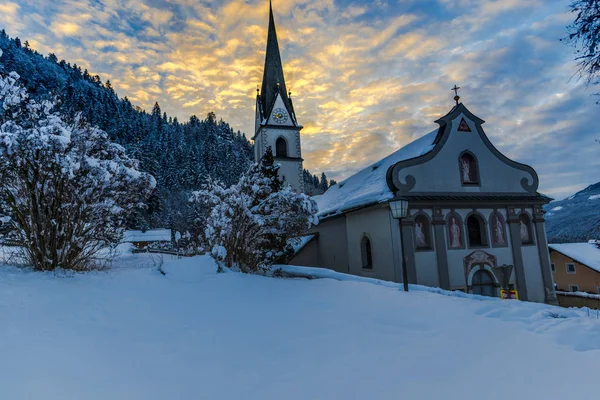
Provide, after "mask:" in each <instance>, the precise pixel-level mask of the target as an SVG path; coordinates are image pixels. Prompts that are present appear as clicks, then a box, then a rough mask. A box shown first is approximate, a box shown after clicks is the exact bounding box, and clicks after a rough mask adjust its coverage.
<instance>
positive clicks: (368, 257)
mask: <svg viewBox="0 0 600 400" xmlns="http://www.w3.org/2000/svg"><path fill="white" fill-rule="evenodd" d="M360 251H361V256H362V267H363V269H373V253H372V251H371V240H370V239H369V238H368V237H366V236H363V238H362V240H361V241H360Z"/></svg>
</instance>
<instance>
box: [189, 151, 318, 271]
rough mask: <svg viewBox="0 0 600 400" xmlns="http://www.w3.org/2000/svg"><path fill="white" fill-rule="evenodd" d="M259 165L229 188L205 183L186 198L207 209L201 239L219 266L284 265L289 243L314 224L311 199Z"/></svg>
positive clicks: (245, 268) (254, 267) (314, 208)
mask: <svg viewBox="0 0 600 400" xmlns="http://www.w3.org/2000/svg"><path fill="white" fill-rule="evenodd" d="M264 164H265V163H264V162H263V164H262V165H254V166H252V167H251V169H250V170H249V171H248V172H247V173H246V174H245V175H244V176H242V178H241V180H240V181H239V183H237V184H235V185H233V186H231V187H229V188H225V187H224V186H222V185H221V184H219V183H217V182H215V181H213V180H210V181H209V182H208V184H207V185H206V187H205V189H204V190H202V191H199V192H195V193H194V195H193V197H192V201H193V202H195V203H196V204H198V205H201V206H203V207H208V208H209V209H210V210H211V211H210V213H209V215H208V217H207V218H206V221H205V235H206V240H207V242H208V245H209V248H210V249H211V254H212V256H213V258H215V260H216V261H217V262H218V263H219V265H220V267H221V266H227V267H229V268H239V269H240V270H241V271H243V272H264V271H265V270H267V269H268V268H269V267H270V266H271V265H273V264H274V263H282V262H285V261H286V260H287V259H288V258H289V257H290V256H291V255H292V243H293V241H294V240H296V238H298V237H300V236H302V235H304V234H306V232H307V231H308V230H309V229H310V228H311V227H312V226H313V225H316V224H317V223H318V219H317V217H316V212H317V206H316V204H315V202H314V200H312V199H311V198H310V197H308V196H307V195H305V194H303V193H295V192H294V191H293V190H292V189H291V187H290V186H289V185H282V183H281V181H279V180H278V178H277V174H276V173H275V174H272V169H273V168H276V167H274V166H273V165H264ZM275 171H276V169H275Z"/></svg>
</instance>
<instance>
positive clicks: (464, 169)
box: [458, 152, 479, 185]
mask: <svg viewBox="0 0 600 400" xmlns="http://www.w3.org/2000/svg"><path fill="white" fill-rule="evenodd" d="M458 162H459V167H460V178H461V181H462V183H463V185H478V184H479V167H478V166H477V160H476V159H475V156H474V155H473V154H471V153H469V152H464V153H463V154H462V155H461V156H460V158H459V160H458Z"/></svg>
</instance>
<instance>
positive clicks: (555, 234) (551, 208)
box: [544, 182, 600, 243]
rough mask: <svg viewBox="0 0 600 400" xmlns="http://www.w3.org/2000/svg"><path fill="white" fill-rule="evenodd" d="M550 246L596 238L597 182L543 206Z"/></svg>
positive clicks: (599, 227)
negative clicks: (551, 244)
mask: <svg viewBox="0 0 600 400" xmlns="http://www.w3.org/2000/svg"><path fill="white" fill-rule="evenodd" d="M544 210H545V211H546V231H547V233H548V240H549V241H550V243H577V242H587V241H588V240H590V239H600V182H598V183H596V184H594V185H591V186H588V187H587V188H585V189H583V190H582V191H580V192H577V193H576V194H574V195H573V196H571V197H569V198H567V199H564V200H560V201H553V202H552V203H550V204H548V205H547V206H546V207H544Z"/></svg>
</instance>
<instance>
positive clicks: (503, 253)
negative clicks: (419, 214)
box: [442, 208, 514, 290]
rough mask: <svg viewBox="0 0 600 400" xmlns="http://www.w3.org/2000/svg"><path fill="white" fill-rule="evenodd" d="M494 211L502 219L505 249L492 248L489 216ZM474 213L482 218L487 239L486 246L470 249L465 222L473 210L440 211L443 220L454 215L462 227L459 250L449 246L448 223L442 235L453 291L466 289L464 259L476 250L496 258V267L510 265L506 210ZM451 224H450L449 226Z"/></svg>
mask: <svg viewBox="0 0 600 400" xmlns="http://www.w3.org/2000/svg"><path fill="white" fill-rule="evenodd" d="M494 211H497V212H499V213H500V214H501V215H502V217H503V218H504V221H503V222H504V228H505V230H504V232H505V242H506V245H505V247H494V245H493V244H492V243H493V240H492V234H493V232H492V231H491V229H490V223H489V221H490V216H491V215H492V213H493V212H494ZM476 212H477V213H478V214H479V215H480V216H482V217H483V220H484V222H485V235H486V237H487V243H488V244H487V245H486V246H476V247H470V246H469V243H468V238H467V227H466V222H465V221H466V220H467V217H468V216H469V215H470V214H472V213H473V209H472V208H471V209H450V208H446V209H443V210H442V213H443V215H444V216H445V220H446V221H448V220H449V219H451V218H452V216H453V215H454V213H456V214H457V215H458V216H459V217H460V221H459V224H460V225H461V227H462V240H461V246H460V248H453V247H452V246H451V242H452V239H451V237H450V229H448V222H447V223H446V225H445V229H444V234H445V240H446V247H447V254H448V256H447V258H448V270H449V273H450V287H451V288H452V289H453V290H465V289H466V288H467V281H466V279H467V278H466V274H465V264H464V260H465V257H467V256H469V255H470V254H471V253H473V252H474V251H476V250H483V251H485V252H486V253H489V254H492V255H494V256H496V257H497V261H498V265H504V264H507V265H512V264H514V262H513V256H512V249H511V244H510V240H509V238H508V235H509V229H508V225H507V223H506V209H497V210H493V209H476ZM451 223H452V222H450V224H451ZM511 281H514V273H513V276H512V277H511Z"/></svg>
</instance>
